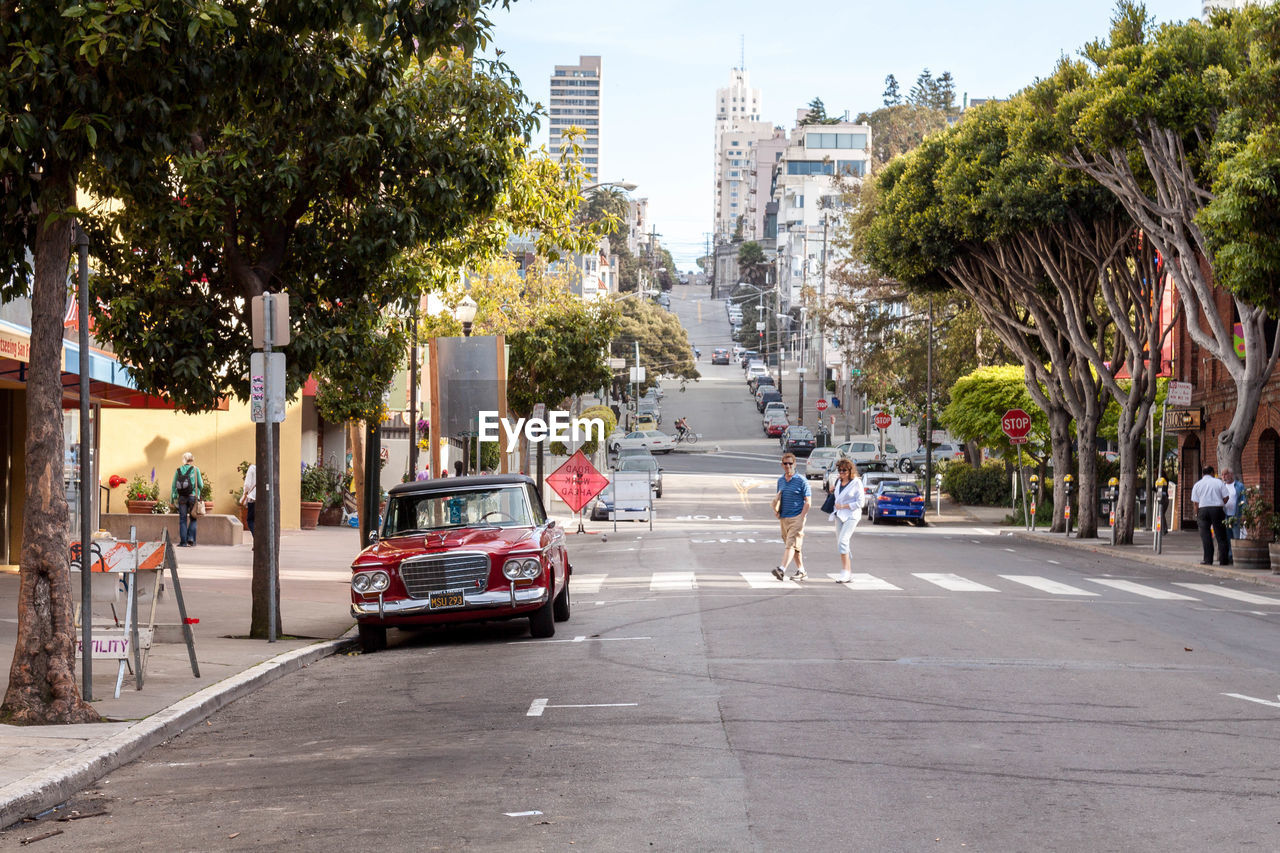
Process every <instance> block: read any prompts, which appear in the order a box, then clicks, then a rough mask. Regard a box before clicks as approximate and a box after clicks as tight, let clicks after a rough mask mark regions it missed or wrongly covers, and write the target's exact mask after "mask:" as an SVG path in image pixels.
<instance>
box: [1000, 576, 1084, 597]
mask: <svg viewBox="0 0 1280 853" xmlns="http://www.w3.org/2000/svg"><path fill="white" fill-rule="evenodd" d="M1000 577H1002V578H1004V579H1005V580H1008V581H1013V582H1014V583H1020V584H1023V585H1025V586H1029V587H1031V588H1032V589H1038V590H1041V591H1043V592H1047V593H1050V594H1052V595H1092V596H1096V595H1097V594H1098V593H1096V592H1089V591H1088V590H1085V589H1079V588H1078V587H1074V586H1071V585H1070V584H1065V583H1059V582H1058V581H1051V580H1049V579H1048V578H1042V577H1039V576H1038V575H1000Z"/></svg>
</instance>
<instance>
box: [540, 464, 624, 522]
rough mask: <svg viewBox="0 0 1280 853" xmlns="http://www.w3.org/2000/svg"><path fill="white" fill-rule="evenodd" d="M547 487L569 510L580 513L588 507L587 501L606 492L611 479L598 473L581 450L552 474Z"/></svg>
mask: <svg viewBox="0 0 1280 853" xmlns="http://www.w3.org/2000/svg"><path fill="white" fill-rule="evenodd" d="M547 485H548V486H550V487H551V489H552V491H554V492H555V493H556V494H557V495H559V496H560V498H561V499H562V500H563V501H564V502H565V503H567V504H568V505H569V509H571V510H573V511H574V512H578V511H579V510H581V509H582V508H583V507H584V506H586V505H587V501H589V500H591V499H592V498H594V497H595V496H596V495H598V494H600V493H601V492H603V491H604V487H605V486H607V485H609V478H608V477H606V476H604V475H603V474H601V473H600V472H599V471H597V470H596V468H595V466H594V465H592V464H591V461H590V460H589V459H587V457H585V456H583V455H582V451H581V450H579V451H578V452H577V453H575V454H573V455H572V456H570V457H569V461H568V462H566V463H564V464H563V465H561V466H560V467H559V468H557V469H556V470H554V471H552V472H551V475H550V476H549V477H547Z"/></svg>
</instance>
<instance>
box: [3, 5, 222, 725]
mask: <svg viewBox="0 0 1280 853" xmlns="http://www.w3.org/2000/svg"><path fill="white" fill-rule="evenodd" d="M229 23H230V12H229V11H228V10H227V9H225V8H224V6H223V4H221V3H217V2H212V0H208V1H207V2H205V0H152V2H146V3H143V2H119V3H107V4H101V3H95V4H83V5H82V4H80V3H77V2H75V0H47V2H43V3H22V2H16V0H3V2H0V187H3V190H4V192H3V195H2V196H0V296H3V297H4V298H5V299H13V298H19V297H24V296H29V298H30V304H31V342H30V363H29V366H28V369H27V374H26V437H25V458H24V468H25V477H24V480H25V487H24V490H23V512H22V522H21V524H22V547H21V553H20V555H19V566H20V579H19V596H18V614H17V616H18V628H17V640H16V643H15V649H14V656H13V662H12V664H11V665H10V668H9V683H8V688H7V690H6V692H5V697H4V703H3V705H0V721H3V722H7V723H19V724H23V723H79V722H89V721H94V720H97V719H98V716H97V713H96V712H95V711H94V710H93V709H92V708H91V707H89V705H87V704H86V703H85V702H84V701H83V699H82V697H81V694H80V690H79V688H78V686H77V684H76V677H75V645H74V641H75V631H74V627H73V624H72V607H73V605H72V591H71V580H70V569H69V564H68V555H69V544H68V531H67V527H68V517H69V514H68V510H67V502H66V497H65V490H64V489H63V488H62V471H63V450H64V447H63V425H62V424H63V422H62V395H63V390H64V389H63V387H62V381H61V375H60V371H61V365H62V356H61V349H62V334H63V327H62V317H63V312H64V310H65V307H66V293H67V290H66V280H67V273H68V268H69V262H70V256H71V251H72V244H73V242H74V241H73V226H74V224H75V221H76V219H77V218H81V219H83V211H80V210H78V209H77V207H76V188H77V186H78V185H79V184H80V183H81V181H82V179H83V177H84V174H85V172H86V170H87V169H88V168H89V166H90V165H91V164H94V163H97V164H98V165H99V166H100V167H101V168H104V169H112V170H115V171H118V172H120V173H124V174H127V173H130V172H132V171H135V170H137V169H138V168H140V163H141V162H142V161H144V160H145V159H146V158H148V157H149V156H151V155H152V154H153V153H154V152H160V151H167V150H170V149H172V148H173V147H175V146H176V145H178V144H179V143H180V140H181V139H182V138H183V137H184V136H185V134H186V133H188V132H189V131H190V129H191V122H192V119H193V117H194V116H195V115H197V114H198V113H199V112H200V111H201V110H202V109H203V108H204V105H205V98H206V96H207V93H206V92H205V91H204V89H203V87H204V86H205V84H207V83H208V81H209V75H210V72H211V68H210V66H209V64H208V62H207V57H208V54H209V50H210V46H211V45H212V44H215V43H218V42H220V40H221V39H222V38H223V35H224V33H225V29H226V27H227V26H228V25H229Z"/></svg>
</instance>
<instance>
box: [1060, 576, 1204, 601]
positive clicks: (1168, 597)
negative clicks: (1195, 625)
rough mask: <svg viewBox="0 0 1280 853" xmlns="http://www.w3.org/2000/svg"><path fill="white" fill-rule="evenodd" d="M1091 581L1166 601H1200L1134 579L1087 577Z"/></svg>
mask: <svg viewBox="0 0 1280 853" xmlns="http://www.w3.org/2000/svg"><path fill="white" fill-rule="evenodd" d="M1085 580H1087V581H1089V582H1090V583H1098V584H1102V585H1103V586H1109V587H1111V588H1112V589H1118V590H1121V591H1122V592H1131V593H1133V594H1134V595H1141V596H1145V597H1146V598H1158V599H1161V600H1164V601H1199V600H1200V599H1198V598H1194V597H1192V596H1190V595H1183V594H1182V593H1180V592H1170V591H1169V590H1165V589H1156V588H1155V587H1153V586H1144V585H1143V584H1140V583H1134V582H1133V581H1120V580H1112V579H1111V578H1085Z"/></svg>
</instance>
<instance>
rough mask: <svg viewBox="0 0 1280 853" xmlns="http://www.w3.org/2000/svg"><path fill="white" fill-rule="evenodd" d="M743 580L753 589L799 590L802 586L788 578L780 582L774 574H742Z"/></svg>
mask: <svg viewBox="0 0 1280 853" xmlns="http://www.w3.org/2000/svg"><path fill="white" fill-rule="evenodd" d="M739 574H741V575H742V579H743V580H745V581H746V582H747V586H749V587H751V588H752V589H799V588H800V584H798V583H796V582H795V581H793V580H791V579H790V578H788V579H787V580H784V581H780V580H778V579H777V578H775V577H774V576H773V573H772V572H740V573H739Z"/></svg>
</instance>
